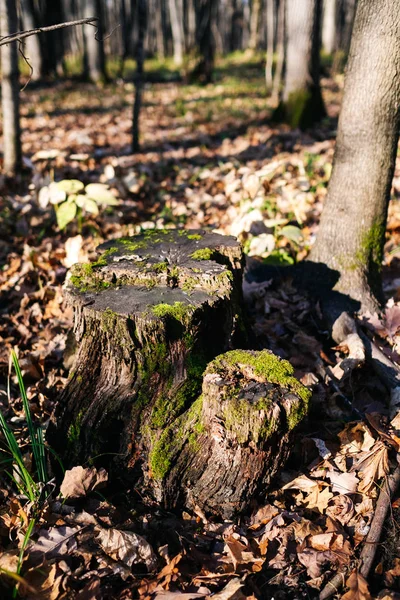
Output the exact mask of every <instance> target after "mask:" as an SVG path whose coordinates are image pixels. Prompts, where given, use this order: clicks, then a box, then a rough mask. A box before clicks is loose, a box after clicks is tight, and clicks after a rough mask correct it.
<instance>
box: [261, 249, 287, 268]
mask: <svg viewBox="0 0 400 600" xmlns="http://www.w3.org/2000/svg"><path fill="white" fill-rule="evenodd" d="M263 263H264V264H265V265H272V266H274V267H279V266H282V267H287V266H289V265H293V264H294V260H293V258H292V257H291V256H290V254H288V253H287V252H285V251H284V250H280V251H279V250H274V251H273V252H271V254H270V255H269V256H267V258H264V259H263Z"/></svg>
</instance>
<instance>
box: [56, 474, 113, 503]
mask: <svg viewBox="0 0 400 600" xmlns="http://www.w3.org/2000/svg"><path fill="white" fill-rule="evenodd" d="M107 481H108V474H107V471H106V470H105V469H103V468H100V469H99V470H97V469H96V468H95V467H87V468H84V467H81V466H79V467H73V468H72V469H70V470H68V471H65V475H64V480H63V482H62V484H61V487H60V492H61V494H62V496H63V497H64V498H82V497H84V496H86V495H87V494H89V493H90V492H92V491H93V490H97V489H99V488H101V487H102V486H104V485H105V484H106V483H107Z"/></svg>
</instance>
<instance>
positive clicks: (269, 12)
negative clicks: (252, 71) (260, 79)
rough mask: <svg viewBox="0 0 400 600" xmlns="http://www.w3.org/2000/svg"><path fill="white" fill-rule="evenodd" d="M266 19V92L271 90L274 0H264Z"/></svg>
mask: <svg viewBox="0 0 400 600" xmlns="http://www.w3.org/2000/svg"><path fill="white" fill-rule="evenodd" d="M266 3H267V4H266V19H267V57H266V61H265V83H266V85H267V90H269V91H271V90H272V83H273V75H272V66H273V60H274V29H275V28H274V12H275V11H274V5H275V0H266Z"/></svg>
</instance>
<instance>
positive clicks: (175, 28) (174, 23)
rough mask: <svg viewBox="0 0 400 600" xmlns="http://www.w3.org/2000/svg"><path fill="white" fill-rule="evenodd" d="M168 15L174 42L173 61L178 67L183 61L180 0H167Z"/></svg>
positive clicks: (181, 8)
mask: <svg viewBox="0 0 400 600" xmlns="http://www.w3.org/2000/svg"><path fill="white" fill-rule="evenodd" d="M168 6H169V15H170V20H171V29H172V39H173V42H174V62H175V64H176V65H177V66H178V67H180V66H181V65H182V63H183V49H184V48H183V46H184V31H183V7H182V1H181V0H168Z"/></svg>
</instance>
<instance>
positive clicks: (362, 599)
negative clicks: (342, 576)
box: [342, 570, 372, 600]
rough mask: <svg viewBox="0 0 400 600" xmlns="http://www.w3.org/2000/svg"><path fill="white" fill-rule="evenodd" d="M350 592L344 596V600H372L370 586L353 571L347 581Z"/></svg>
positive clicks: (359, 574)
mask: <svg viewBox="0 0 400 600" xmlns="http://www.w3.org/2000/svg"><path fill="white" fill-rule="evenodd" d="M346 586H347V587H348V588H349V591H348V592H346V593H345V594H343V596H342V600H372V598H371V594H370V593H369V590H368V584H367V582H366V580H365V579H364V577H363V576H362V575H361V573H359V572H358V571H357V570H354V571H352V573H351V575H350V577H349V578H348V579H347V581H346Z"/></svg>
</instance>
